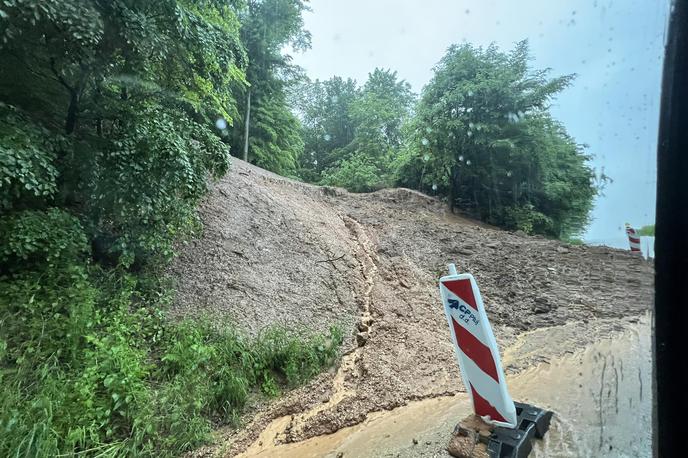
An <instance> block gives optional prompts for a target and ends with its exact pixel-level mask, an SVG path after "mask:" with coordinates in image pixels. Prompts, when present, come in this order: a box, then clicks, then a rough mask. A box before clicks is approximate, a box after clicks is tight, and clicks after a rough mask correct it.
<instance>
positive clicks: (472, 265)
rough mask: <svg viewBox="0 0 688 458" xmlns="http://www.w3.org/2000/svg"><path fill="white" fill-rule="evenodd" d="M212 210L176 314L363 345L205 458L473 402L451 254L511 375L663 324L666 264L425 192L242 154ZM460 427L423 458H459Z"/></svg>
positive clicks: (182, 265) (183, 280)
mask: <svg viewBox="0 0 688 458" xmlns="http://www.w3.org/2000/svg"><path fill="white" fill-rule="evenodd" d="M201 216H202V219H203V222H204V225H205V229H204V234H203V237H201V238H200V239H198V240H195V241H192V242H190V243H188V244H187V245H185V246H184V247H182V248H181V254H180V256H179V257H178V258H177V259H176V261H175V262H174V264H173V266H172V267H171V269H170V272H171V273H172V275H173V276H174V277H176V278H177V289H178V297H177V301H176V303H175V305H174V307H173V309H172V314H173V315H175V316H196V315H200V314H204V315H210V316H213V317H215V318H216V319H217V320H219V321H222V320H225V321H227V322H228V323H235V324H237V325H238V326H239V327H240V328H243V329H245V330H247V332H250V333H253V334H255V333H258V332H260V330H261V329H262V328H264V327H265V326H269V325H272V324H282V325H287V326H291V327H306V328H308V329H315V330H325V329H327V328H328V327H329V326H330V325H331V324H334V323H337V324H340V325H341V326H342V328H343V329H345V330H346V333H347V340H346V342H345V344H344V348H343V353H344V355H343V357H342V360H341V363H340V364H339V366H338V368H335V369H333V370H332V371H330V372H329V373H326V374H323V375H321V376H320V377H318V378H317V379H315V380H314V381H312V382H311V383H310V384H308V385H307V386H305V387H303V388H300V389H297V390H295V391H293V392H291V393H289V394H287V395H286V396H285V397H284V398H282V399H280V400H279V401H277V402H274V403H269V404H256V405H254V406H252V411H251V414H250V418H247V419H246V420H247V424H246V426H245V427H244V428H242V429H241V430H239V431H233V430H229V429H225V430H221V431H220V432H219V439H218V443H217V445H215V446H212V447H207V448H204V449H201V450H198V451H197V452H195V455H196V456H216V455H219V456H235V455H238V454H240V453H243V456H288V455H285V454H283V453H282V452H279V451H278V450H285V449H278V448H276V447H279V446H281V444H294V443H297V442H304V441H306V440H308V439H311V443H312V439H313V438H317V437H319V436H323V437H330V436H324V435H333V433H336V432H337V431H340V430H341V431H344V434H347V431H349V432H350V431H351V429H350V427H354V426H355V425H359V426H360V425H366V424H368V423H369V422H370V421H371V419H375V418H376V416H380V415H385V412H388V411H393V412H396V411H398V409H397V410H392V409H396V408H399V407H400V406H407V407H404V408H408V406H412V405H414V403H416V402H417V401H424V402H431V401H432V399H433V398H437V400H438V401H441V400H442V399H450V400H452V402H455V403H456V404H457V405H461V403H462V402H464V401H465V399H466V397H465V396H464V395H462V394H461V393H464V391H465V390H464V387H463V385H462V384H461V381H460V378H459V375H458V369H457V365H456V360H455V356H454V353H453V348H452V345H451V341H450V335H449V329H448V327H447V322H446V319H445V317H444V312H443V309H442V306H441V303H440V300H439V293H438V286H437V282H438V279H439V277H440V276H441V275H444V274H445V273H446V265H447V263H449V262H455V263H456V264H457V267H458V268H459V271H467V272H470V273H472V274H473V275H474V276H475V278H476V280H477V282H478V284H479V286H480V288H481V292H482V295H483V300H484V302H485V306H486V309H487V313H488V316H489V318H490V320H491V322H492V324H493V327H494V328H495V335H496V336H497V340H498V343H499V345H500V351H501V352H502V355H503V362H504V365H505V370H506V372H507V374H508V375H509V377H516V376H518V375H519V374H520V373H526V372H527V371H528V370H532V369H533V368H534V367H539V366H541V365H542V364H549V363H551V362H552V361H562V360H565V359H566V358H570V357H572V355H573V356H575V357H579V356H580V354H581V352H582V351H584V350H585V349H586V348H589V347H590V346H591V345H595V344H596V343H597V342H599V341H601V340H602V339H605V338H607V337H609V336H610V335H623V334H624V333H625V332H628V330H629V329H631V328H633V327H634V326H636V325H637V324H636V323H638V322H639V321H640V320H642V319H645V320H647V319H646V318H643V317H645V316H646V314H647V311H648V310H649V309H650V308H651V306H652V294H653V287H652V282H653V267H652V264H651V263H649V262H647V261H645V260H643V259H642V258H641V257H639V256H634V255H631V254H630V253H629V252H626V251H622V250H617V249H611V248H607V247H588V246H570V245H567V244H564V243H561V242H558V241H553V240H548V239H545V238H540V237H529V236H526V235H524V234H518V233H510V232H506V231H502V230H498V229H495V228H491V227H489V226H487V225H484V224H481V223H478V222H476V221H473V220H470V219H467V218H463V217H460V216H456V215H452V214H449V213H448V212H447V210H446V207H445V206H444V205H443V204H442V203H441V202H439V201H437V200H436V199H433V198H430V197H427V196H425V195H422V194H420V193H418V192H415V191H411V190H405V189H392V190H382V191H378V192H375V193H371V194H351V193H347V192H346V191H344V190H341V189H335V188H326V187H317V186H311V185H307V184H303V183H298V182H295V181H291V180H288V179H285V178H282V177H279V176H277V175H274V174H272V173H269V172H266V171H264V170H262V169H259V168H257V167H254V166H251V165H249V164H246V163H244V162H242V161H239V160H235V161H234V162H233V165H232V168H231V171H230V173H229V174H228V175H227V176H226V177H225V178H223V179H222V180H221V181H219V182H218V183H216V184H215V185H213V189H212V192H211V194H210V196H209V197H208V198H207V199H206V200H205V202H204V203H203V204H202V206H201ZM562 364H563V363H562ZM617 375H618V374H617ZM581 387H583V384H581ZM581 389H583V388H581ZM648 389H649V388H648ZM581 395H582V393H581ZM443 412H446V409H445V410H443ZM419 417H420V418H419ZM413 418H414V419H415V421H416V422H419V421H423V420H422V418H423V416H422V415H416V416H414V417H413ZM459 419H460V418H455V419H452V420H451V421H453V422H454V423H456V422H457V421H458V420H459ZM439 423H441V422H439ZM435 424H438V422H435ZM343 428H348V429H343ZM450 430H451V428H449V430H447V431H446V437H445V438H444V439H443V438H442V434H443V433H442V432H441V431H438V432H436V434H435V436H433V437H434V438H433V439H432V440H426V441H424V442H421V443H419V444H417V448H415V449H413V450H414V451H413V454H412V455H408V456H443V455H442V450H443V446H444V445H445V444H443V443H442V442H443V441H444V440H445V439H448V437H449V432H450ZM339 434H343V433H341V432H340V433H339ZM389 434H390V437H392V434H391V433H389ZM384 436H385V434H382V432H381V436H380V437H379V442H384ZM426 442H427V443H426ZM414 445H416V444H414ZM333 447H334V445H333ZM383 448H384V447H383ZM388 449H389V450H392V448H389V447H388ZM423 450H425V452H423ZM335 451H336V447H335V449H332V450H329V452H333V453H334V452H335ZM321 452H323V451H322V449H321V450H320V451H317V452H314V454H313V455H312V456H325V455H323V454H322V453H321ZM284 453H286V452H284ZM337 453H344V452H337ZM390 453H391V454H390V455H388V456H406V455H404V454H402V452H401V451H397V452H394V453H393V452H391V451H390ZM301 456H306V455H301ZM333 456H336V454H334V455H333ZM342 456H357V455H356V454H355V453H353V452H349V454H347V455H342ZM370 456H372V455H370ZM380 456H386V455H385V454H384V453H382V454H381V455H380Z"/></svg>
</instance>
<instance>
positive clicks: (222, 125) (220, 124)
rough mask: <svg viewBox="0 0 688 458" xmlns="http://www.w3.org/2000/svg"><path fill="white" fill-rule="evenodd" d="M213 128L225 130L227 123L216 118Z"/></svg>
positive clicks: (222, 119)
mask: <svg viewBox="0 0 688 458" xmlns="http://www.w3.org/2000/svg"><path fill="white" fill-rule="evenodd" d="M215 127H217V128H218V129H220V130H224V129H226V128H227V121H225V120H224V118H218V120H217V121H215Z"/></svg>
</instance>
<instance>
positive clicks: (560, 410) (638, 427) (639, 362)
mask: <svg viewBox="0 0 688 458" xmlns="http://www.w3.org/2000/svg"><path fill="white" fill-rule="evenodd" d="M649 323H650V321H649V318H648V317H645V318H644V319H643V320H641V322H639V323H638V324H637V325H634V326H632V327H630V328H629V329H627V330H626V331H624V332H623V333H622V334H620V335H618V336H615V337H614V338H613V339H606V340H601V341H599V342H597V343H595V344H594V345H591V346H588V347H587V348H586V349H585V350H583V351H579V352H576V353H574V354H571V355H567V356H565V357H562V358H557V359H555V360H552V361H550V362H549V363H542V364H539V365H537V366H535V367H533V368H530V369H526V370H525V371H523V372H520V373H519V374H517V375H515V376H511V377H508V384H509V391H510V393H511V395H512V397H513V398H514V399H516V400H518V401H522V402H529V403H532V404H535V405H537V406H539V407H543V408H548V409H551V410H554V411H555V417H554V420H553V422H552V426H551V428H550V431H549V433H548V434H547V435H546V436H545V440H543V441H536V445H535V449H534V453H533V455H532V456H535V457H576V456H581V457H587V456H608V457H644V456H651V455H652V453H651V452H652V451H651V447H652V442H651V386H652V385H651V376H652V371H651V368H652V363H651V340H650V324H649ZM570 328H571V325H570V324H569V325H566V326H565V327H562V331H563V332H566V333H569V332H570V331H571V329H570ZM552 332H557V330H553V329H550V330H542V331H534V332H533V333H532V334H531V335H529V336H527V338H526V339H524V342H529V343H530V342H533V341H537V340H542V341H543V342H546V340H547V339H546V337H547V334H546V333H552ZM541 333H542V335H540V334H541ZM550 337H551V335H550ZM529 346H530V345H529ZM505 356H506V355H505ZM457 376H458V375H457ZM470 413H471V406H470V402H469V400H468V398H467V396H466V395H465V394H459V395H456V396H448V397H440V398H434V399H426V400H422V401H417V402H411V403H409V404H408V405H406V406H403V407H400V408H397V409H394V410H392V411H388V412H375V413H371V414H370V415H368V418H367V419H366V420H365V421H364V422H363V423H361V424H359V425H356V426H352V427H349V428H343V429H341V430H339V431H337V432H336V433H334V434H329V435H326V436H319V437H314V438H312V439H309V440H306V441H303V442H298V443H293V444H284V445H278V446H275V445H274V442H275V439H276V438H279V436H280V435H281V433H282V432H283V431H284V429H285V428H286V427H287V425H288V424H289V420H290V419H289V417H284V418H281V419H278V420H276V421H275V422H273V423H272V424H271V425H270V426H269V427H268V428H267V429H266V430H265V431H263V433H262V434H261V436H260V438H259V440H257V441H256V442H255V443H254V444H253V445H252V446H251V447H250V448H249V449H248V450H247V451H246V452H245V454H242V455H241V456H243V457H268V456H269V457H284V458H291V457H293V458H297V457H298V458H309V457H313V458H315V457H336V456H337V454H339V453H343V454H344V455H343V456H344V457H346V458H351V457H375V456H402V457H415V456H448V455H447V454H446V452H444V451H443V450H444V447H445V446H446V443H447V441H448V439H449V435H450V432H451V431H452V429H453V427H454V425H455V424H456V423H457V422H458V420H460V419H462V418H464V417H465V416H467V415H468V414H470ZM414 439H415V440H416V442H417V443H418V444H417V445H416V444H414Z"/></svg>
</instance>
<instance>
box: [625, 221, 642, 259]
mask: <svg viewBox="0 0 688 458" xmlns="http://www.w3.org/2000/svg"><path fill="white" fill-rule="evenodd" d="M626 235H627V236H628V244H629V245H630V247H631V252H633V253H640V252H641V251H640V235H638V231H636V230H635V229H633V228H632V227H631V225H630V224H628V223H626Z"/></svg>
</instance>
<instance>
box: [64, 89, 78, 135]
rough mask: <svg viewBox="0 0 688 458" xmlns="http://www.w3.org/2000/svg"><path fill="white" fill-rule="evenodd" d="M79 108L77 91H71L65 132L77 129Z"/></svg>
mask: <svg viewBox="0 0 688 458" xmlns="http://www.w3.org/2000/svg"><path fill="white" fill-rule="evenodd" d="M78 110H79V98H78V95H77V92H76V91H71V94H70V95H69V107H68V108H67V119H66V120H65V132H66V133H67V135H69V134H71V133H72V132H74V129H76V121H77V113H78Z"/></svg>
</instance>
